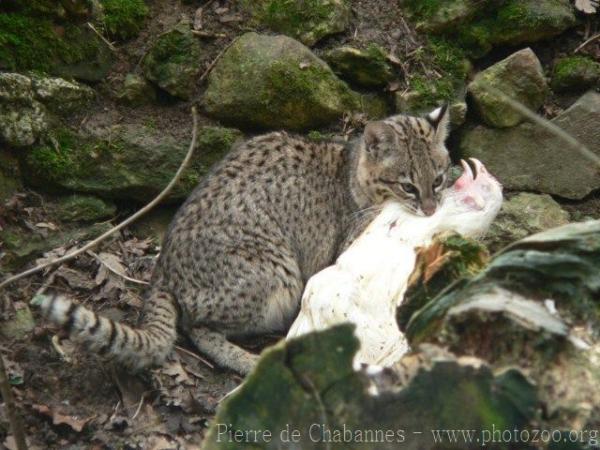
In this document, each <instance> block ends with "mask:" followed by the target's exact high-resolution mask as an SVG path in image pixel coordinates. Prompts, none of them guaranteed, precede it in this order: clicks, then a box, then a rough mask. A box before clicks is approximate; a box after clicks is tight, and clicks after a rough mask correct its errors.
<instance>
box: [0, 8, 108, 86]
mask: <svg viewBox="0 0 600 450" xmlns="http://www.w3.org/2000/svg"><path fill="white" fill-rule="evenodd" d="M110 62H111V55H110V53H109V50H108V49H107V48H106V45H105V44H104V43H103V42H102V41H101V40H100V38H99V37H98V36H96V35H95V34H93V33H91V30H85V29H83V28H82V27H80V26H76V25H73V24H67V25H65V26H64V27H60V28H58V27H56V26H55V24H54V22H53V21H52V20H51V19H49V18H47V17H34V16H26V15H24V14H20V13H4V14H0V68H1V69H6V70H12V71H22V70H36V71H41V72H49V73H53V74H56V75H62V76H73V77H76V78H82V79H85V80H90V81H98V80H99V79H101V78H103V77H104V75H105V74H106V72H107V71H108V68H109V67H110Z"/></svg>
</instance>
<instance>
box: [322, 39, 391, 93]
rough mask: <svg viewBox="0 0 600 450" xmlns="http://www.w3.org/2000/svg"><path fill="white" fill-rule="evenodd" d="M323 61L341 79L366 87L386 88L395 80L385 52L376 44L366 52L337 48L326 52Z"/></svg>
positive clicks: (356, 49)
mask: <svg viewBox="0 0 600 450" xmlns="http://www.w3.org/2000/svg"><path fill="white" fill-rule="evenodd" d="M323 59H324V60H325V61H327V62H328V63H329V65H330V66H331V68H332V69H333V71H334V72H335V73H336V74H338V75H339V76H340V77H341V78H343V79H345V80H348V81H350V82H352V83H355V84H358V85H361V86H364V87H381V86H385V85H386V84H387V83H388V82H390V81H391V80H392V79H393V78H394V71H393V70H392V67H391V65H390V63H389V62H388V61H387V59H386V53H385V51H384V50H383V49H382V48H381V47H379V46H378V45H375V44H372V45H370V46H369V47H367V49H366V50H361V49H358V48H354V47H348V46H343V47H337V48H334V49H332V50H329V51H328V52H326V53H325V54H324V55H323Z"/></svg>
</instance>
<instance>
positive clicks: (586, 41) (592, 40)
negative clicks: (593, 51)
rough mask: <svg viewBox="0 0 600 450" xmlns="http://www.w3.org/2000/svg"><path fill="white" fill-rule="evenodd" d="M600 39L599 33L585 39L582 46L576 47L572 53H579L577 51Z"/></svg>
mask: <svg viewBox="0 0 600 450" xmlns="http://www.w3.org/2000/svg"><path fill="white" fill-rule="evenodd" d="M597 39H600V33H598V34H595V35H593V36H592V37H591V38H589V39H586V40H585V41H584V42H583V44H581V45H580V46H579V47H577V48H576V49H575V50H573V53H579V51H580V50H581V49H582V48H584V47H586V46H587V45H588V44H590V43H592V42H594V41H595V40H597Z"/></svg>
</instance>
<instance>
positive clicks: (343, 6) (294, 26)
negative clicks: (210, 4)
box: [241, 0, 350, 45]
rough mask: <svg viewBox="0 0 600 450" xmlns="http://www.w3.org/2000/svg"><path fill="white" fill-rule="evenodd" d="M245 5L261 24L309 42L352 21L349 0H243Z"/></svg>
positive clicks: (343, 27)
mask: <svg viewBox="0 0 600 450" xmlns="http://www.w3.org/2000/svg"><path fill="white" fill-rule="evenodd" d="M241 5H242V7H243V8H244V9H245V10H247V11H249V12H250V13H251V15H252V17H253V18H254V20H255V21H256V22H257V23H258V24H260V25H263V26H265V27H267V28H269V29H271V30H273V31H277V32H279V33H283V34H286V35H288V36H291V37H293V38H296V39H298V40H300V41H302V42H303V43H304V44H306V45H313V44H315V43H316V42H317V41H319V40H320V39H322V38H323V37H325V36H327V35H330V34H334V33H341V32H343V31H344V30H345V29H346V27H347V26H348V25H349V22H350V6H349V4H348V2H347V0H301V1H300V0H241Z"/></svg>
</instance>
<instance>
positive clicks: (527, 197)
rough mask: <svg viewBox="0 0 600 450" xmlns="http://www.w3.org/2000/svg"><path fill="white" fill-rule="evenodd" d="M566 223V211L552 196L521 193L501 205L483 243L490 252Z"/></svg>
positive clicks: (567, 214) (567, 217)
mask: <svg viewBox="0 0 600 450" xmlns="http://www.w3.org/2000/svg"><path fill="white" fill-rule="evenodd" d="M567 223H569V213H568V212H567V211H565V210H564V209H562V208H561V206H560V205H559V204H558V203H557V202H556V201H555V200H554V199H553V198H552V197H550V196H549V195H547V194H541V195H540V194H531V193H527V192H523V193H520V194H518V195H515V196H514V197H512V198H511V199H510V200H507V201H505V202H504V203H503V204H502V209H501V210H500V213H499V214H498V216H497V217H496V220H495V221H494V222H493V223H492V225H491V227H490V230H489V232H488V234H487V235H486V238H485V243H486V245H487V246H488V248H489V249H490V250H491V251H497V250H499V249H500V248H502V247H504V246H506V245H508V244H511V243H512V242H515V241H518V240H520V239H523V238H525V237H527V236H529V235H532V234H535V233H539V232H540V231H544V230H548V229H550V228H554V227H558V226H561V225H566V224H567Z"/></svg>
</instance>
